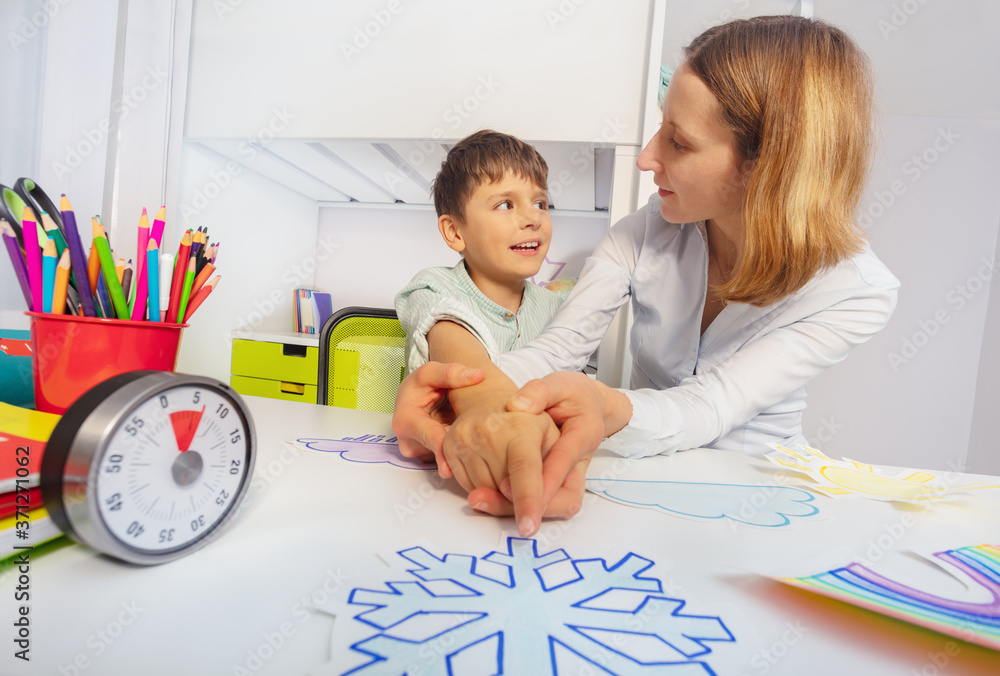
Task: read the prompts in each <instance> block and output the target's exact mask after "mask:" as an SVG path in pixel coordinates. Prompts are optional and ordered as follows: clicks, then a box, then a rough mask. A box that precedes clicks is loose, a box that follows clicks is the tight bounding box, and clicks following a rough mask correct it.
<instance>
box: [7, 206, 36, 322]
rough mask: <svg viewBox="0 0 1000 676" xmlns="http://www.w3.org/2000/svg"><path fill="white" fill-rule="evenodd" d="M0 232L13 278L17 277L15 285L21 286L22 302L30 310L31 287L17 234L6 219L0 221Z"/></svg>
mask: <svg viewBox="0 0 1000 676" xmlns="http://www.w3.org/2000/svg"><path fill="white" fill-rule="evenodd" d="M0 232H2V233H3V241H4V244H6V245H7V255H8V256H10V262H11V263H13V265H14V276H15V277H17V283H18V284H20V285H21V293H22V294H24V302H25V303H27V304H28V309H29V310H30V309H31V285H30V284H29V283H28V268H27V266H26V265H25V263H24V257H23V256H22V255H21V246H20V245H19V244H18V243H17V233H16V232H14V228H12V227H10V223H8V222H7V221H6V219H0Z"/></svg>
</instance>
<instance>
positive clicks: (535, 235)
mask: <svg viewBox="0 0 1000 676" xmlns="http://www.w3.org/2000/svg"><path fill="white" fill-rule="evenodd" d="M547 174H548V166H547V165H546V163H545V160H544V159H543V158H542V156H541V155H539V154H538V151H537V150H535V149H534V148H533V147H531V146H530V145H528V144H527V143H524V142H523V141H521V140H519V139H517V138H514V137H513V136H509V135H507V134H501V133H498V132H495V131H491V130H485V131H480V132H476V133H475V134H472V135H471V136H468V137H466V138H465V139H463V140H461V141H459V142H458V143H457V144H456V145H455V147H454V148H452V149H451V151H449V153H448V156H447V157H446V158H445V161H444V162H443V163H442V165H441V171H440V172H439V173H438V175H437V178H436V179H435V180H434V186H433V193H434V207H435V209H436V211H437V214H438V231H439V232H440V233H441V236H442V237H443V238H444V241H445V243H446V244H447V245H448V246H449V247H450V248H451V249H453V250H455V251H458V252H459V253H461V254H462V256H463V258H462V260H461V261H459V262H458V264H457V265H455V266H454V267H452V268H445V267H439V268H427V269H425V270H422V271H421V272H419V273H417V275H416V276H415V277H414V278H413V280H412V281H411V282H410V283H409V284H408V285H407V286H406V287H405V288H404V289H403V290H402V291H400V292H399V294H398V295H397V296H396V301H395V305H396V312H397V314H398V315H399V320H400V322H401V323H402V325H403V328H404V329H405V331H406V336H407V345H406V365H407V371H412V370H414V369H416V368H417V367H419V366H421V365H422V364H424V363H426V362H427V361H430V360H432V359H433V360H434V361H442V360H449V361H453V360H456V357H458V356H459V355H458V354H456V353H454V352H453V351H452V348H453V347H454V345H453V343H452V342H451V341H450V340H449V338H448V337H446V334H447V335H449V336H458V337H460V338H459V339H460V340H461V336H463V335H464V334H462V333H457V332H456V333H449V332H451V331H454V330H455V328H457V327H438V325H439V324H440V323H442V322H445V323H448V322H450V323H453V324H454V325H457V326H460V327H462V329H464V330H465V331H466V332H468V333H471V334H472V336H474V337H475V338H476V340H477V341H478V342H479V343H480V344H481V345H482V347H483V348H484V349H485V355H486V357H488V359H489V361H491V362H496V360H497V357H499V355H500V354H501V353H503V352H507V351H509V350H513V349H516V348H518V347H521V346H523V345H525V344H527V343H528V342H529V341H530V340H532V339H533V338H534V337H535V336H537V335H538V334H539V333H540V332H541V330H542V329H543V328H545V326H546V325H547V324H548V323H549V320H550V319H551V318H552V315H553V314H555V311H556V309H557V307H558V306H559V297H558V296H557V295H556V294H554V293H552V292H550V291H547V290H545V289H541V288H539V287H537V286H535V285H534V284H531V283H525V280H526V279H528V278H529V277H532V276H534V275H536V274H538V270H539V268H540V267H541V265H542V262H543V261H544V260H545V254H546V252H547V251H548V249H549V240H550V239H551V237H552V223H551V221H550V220H549V213H548V199H547V197H546V191H547ZM435 357H436V358H435ZM463 363H465V362H463ZM468 365H469V366H474V365H476V366H478V364H468Z"/></svg>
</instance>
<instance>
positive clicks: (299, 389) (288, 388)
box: [281, 382, 306, 394]
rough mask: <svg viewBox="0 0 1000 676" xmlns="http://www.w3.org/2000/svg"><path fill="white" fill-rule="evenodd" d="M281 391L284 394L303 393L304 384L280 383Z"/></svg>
mask: <svg viewBox="0 0 1000 676" xmlns="http://www.w3.org/2000/svg"><path fill="white" fill-rule="evenodd" d="M281 391H282V392H284V393H285V394H305V393H306V386H305V385H299V384H298V383H286V382H282V383H281Z"/></svg>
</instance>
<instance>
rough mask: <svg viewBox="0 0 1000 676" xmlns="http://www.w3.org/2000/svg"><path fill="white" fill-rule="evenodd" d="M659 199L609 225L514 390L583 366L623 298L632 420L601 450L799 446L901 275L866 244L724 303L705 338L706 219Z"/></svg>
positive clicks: (507, 359)
mask: <svg viewBox="0 0 1000 676" xmlns="http://www.w3.org/2000/svg"><path fill="white" fill-rule="evenodd" d="M659 205H660V200H659V197H657V196H656V195H654V196H653V197H652V198H651V199H650V202H649V204H648V205H647V206H646V207H644V208H643V209H640V210H639V211H637V212H635V213H633V214H630V215H629V216H626V217H625V218H623V219H622V220H621V221H619V222H618V223H617V224H615V225H614V226H613V227H612V228H611V230H610V231H609V232H608V234H607V235H606V236H605V238H604V239H603V240H602V241H601V243H600V244H599V245H598V246H597V248H596V249H595V250H594V253H593V254H592V255H591V256H590V257H589V258H588V259H587V261H586V263H585V264H584V266H583V271H582V272H581V274H580V279H579V281H578V282H577V284H576V287H575V288H574V289H573V291H572V292H571V293H570V295H569V297H568V298H567V299H566V301H565V303H563V305H562V307H561V308H560V309H559V311H558V312H557V313H556V315H555V317H554V318H553V320H552V323H551V324H549V327H548V328H547V329H546V330H545V331H544V332H542V334H541V335H539V336H538V338H536V339H535V340H533V341H532V342H530V343H529V344H528V345H527V346H525V347H524V348H522V349H520V350H516V351H514V352H509V353H507V354H505V355H503V356H502V357H501V359H500V362H499V364H500V366H501V368H502V369H503V370H504V371H505V372H506V373H507V375H509V376H510V377H511V378H512V379H513V380H514V382H516V383H517V384H518V385H523V384H524V383H525V382H527V381H528V380H530V379H532V378H538V377H541V376H543V375H545V374H547V373H551V372H553V371H560V370H566V371H573V370H579V369H581V368H582V367H583V366H584V364H585V363H586V361H587V359H588V357H589V356H590V355H591V354H593V352H594V350H596V349H597V346H598V345H599V344H600V341H601V338H602V337H603V336H604V333H605V332H606V331H607V328H608V325H609V324H610V323H611V320H612V319H613V318H614V316H615V313H616V311H617V310H618V308H619V307H620V306H621V305H622V304H624V303H625V301H627V300H628V299H629V298H630V297H631V299H632V309H633V319H634V322H633V326H632V331H631V334H630V340H629V347H630V350H631V352H632V357H633V366H632V382H631V385H632V389H631V390H623V391H624V392H625V394H626V395H627V396H628V397H629V399H630V400H631V402H632V419H631V421H630V422H629V424H628V425H626V427H625V428H624V429H622V430H621V431H620V432H618V433H617V434H615V435H613V436H612V437H610V438H609V439H606V440H605V442H604V443H603V444H602V447H603V448H608V449H611V450H613V451H615V452H616V453H620V454H621V455H626V456H633V457H641V456H647V455H655V454H657V453H671V452H673V451H676V450H679V449H688V448H698V447H710V448H720V449H731V450H740V451H745V452H753V453H761V452H764V451H766V450H767V444H768V443H784V444H797V443H806V440H805V438H804V437H803V436H802V411H803V410H804V409H805V405H806V384H807V383H808V382H809V381H810V380H812V379H813V378H814V377H816V375H817V374H819V373H820V372H822V371H823V370H824V369H826V368H828V367H830V366H832V365H833V364H836V363H837V362H839V361H841V360H842V359H843V358H844V357H846V356H847V353H848V352H850V350H851V348H853V347H854V346H856V345H859V344H861V343H863V342H864V341H866V340H868V339H869V338H871V337H872V336H873V335H874V334H876V333H877V332H878V331H879V330H880V329H881V328H882V327H883V326H885V324H886V322H888V321H889V317H890V316H891V315H892V312H893V309H894V308H895V305H896V294H897V290H898V288H899V281H898V280H897V279H896V278H895V277H894V276H893V275H892V273H891V272H889V270H888V269H887V268H886V267H885V265H883V264H882V262H881V261H880V260H879V259H878V258H876V257H875V254H874V253H872V252H871V250H870V249H866V250H865V251H863V252H862V253H860V254H858V255H857V256H855V257H854V258H851V259H849V260H846V261H843V262H841V263H840V264H838V265H837V266H835V267H833V268H829V269H827V270H824V271H822V272H820V273H819V274H817V275H816V276H815V277H814V278H813V279H812V280H811V281H810V282H809V283H807V284H806V285H805V286H804V287H802V288H801V289H800V290H799V291H798V292H796V293H795V294H793V295H791V296H789V297H787V298H785V299H783V300H781V301H779V302H777V303H775V304H773V305H769V306H767V307H761V308H759V307H754V306H752V305H744V304H739V303H732V304H730V305H728V306H726V307H725V308H723V310H722V312H721V313H720V314H719V316H718V317H716V318H715V321H713V322H712V324H711V325H710V326H709V327H708V329H707V330H706V331H705V333H704V335H702V334H701V317H702V311H703V309H704V305H705V296H706V293H707V289H708V249H707V243H706V239H705V229H704V223H688V224H680V225H678V224H673V223H667V222H666V221H664V220H663V218H662V217H661V216H660V212H659Z"/></svg>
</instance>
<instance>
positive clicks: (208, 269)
mask: <svg viewBox="0 0 1000 676" xmlns="http://www.w3.org/2000/svg"><path fill="white" fill-rule="evenodd" d="M213 272H215V266H214V265H212V264H211V263H205V266H204V267H203V268H202V269H201V270H200V271H199V272H198V274H197V275H195V278H194V283H193V284H192V285H191V295H192V296H193V295H194V294H196V293H198V290H199V289H201V287H203V286H204V285H205V282H207V281H208V278H209V277H211V276H212V273H213Z"/></svg>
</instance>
